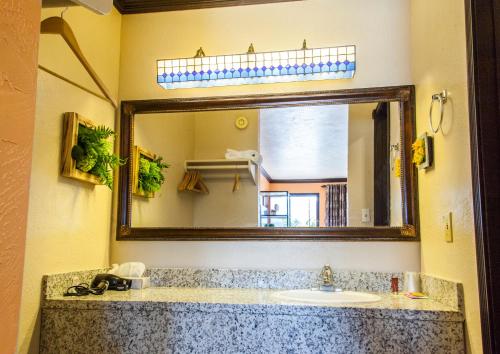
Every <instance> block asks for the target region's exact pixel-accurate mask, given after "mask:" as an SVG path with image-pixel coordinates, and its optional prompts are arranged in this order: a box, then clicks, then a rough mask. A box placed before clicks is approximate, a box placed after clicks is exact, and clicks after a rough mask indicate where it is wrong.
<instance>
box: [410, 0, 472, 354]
mask: <svg viewBox="0 0 500 354" xmlns="http://www.w3.org/2000/svg"><path fill="white" fill-rule="evenodd" d="M411 15H412V16H411V33H412V37H411V44H412V74H413V78H414V82H415V84H416V90H417V101H416V104H417V133H419V134H420V133H423V132H425V131H429V123H428V112H429V102H430V99H431V95H432V94H433V93H437V92H439V91H440V90H442V89H444V88H446V89H448V90H449V93H450V98H449V101H448V103H447V104H446V106H445V116H444V121H443V131H442V132H439V133H438V134H436V135H435V137H434V143H435V156H434V157H435V167H434V168H433V169H431V170H429V171H427V172H424V171H420V172H419V198H420V225H421V237H422V242H421V243H422V246H421V247H422V251H421V252H422V271H423V272H424V273H428V274H431V275H435V276H439V277H444V278H448V279H452V280H456V281H459V282H461V283H463V285H464V290H465V314H466V327H467V339H468V349H469V350H470V351H471V352H473V353H481V352H482V351H481V329H480V322H479V321H480V319H479V300H478V286H477V276H476V258H475V244H474V218H473V210H472V191H471V185H472V182H471V171H470V153H469V126H468V121H469V118H468V113H469V112H468V106H467V76H466V70H467V63H466V42H465V14H464V3H463V2H462V1H458V0H441V1H432V0H419V1H412V2H411ZM436 119H437V117H436ZM449 211H451V212H452V213H453V234H454V242H453V243H446V242H445V240H444V234H443V223H442V220H441V217H442V216H444V215H445V214H446V213H447V212H449Z"/></svg>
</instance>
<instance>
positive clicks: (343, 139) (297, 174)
mask: <svg viewBox="0 0 500 354" xmlns="http://www.w3.org/2000/svg"><path fill="white" fill-rule="evenodd" d="M347 144H348V105H326V106H304V107H289V108H272V109H262V110H261V111H260V153H261V154H262V156H263V159H264V161H263V164H262V166H263V167H264V169H265V170H266V172H267V173H268V174H269V175H270V176H271V178H272V179H324V178H347V150H348V149H347Z"/></svg>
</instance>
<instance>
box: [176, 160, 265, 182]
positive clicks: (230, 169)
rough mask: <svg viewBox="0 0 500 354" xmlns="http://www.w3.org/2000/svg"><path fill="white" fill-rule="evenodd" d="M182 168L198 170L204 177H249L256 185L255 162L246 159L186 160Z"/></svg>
mask: <svg viewBox="0 0 500 354" xmlns="http://www.w3.org/2000/svg"><path fill="white" fill-rule="evenodd" d="M184 170H185V171H186V172H187V171H199V172H200V173H202V175H203V177H204V178H234V176H235V174H239V175H240V177H241V178H250V179H251V180H252V181H253V183H254V184H255V185H257V177H256V176H257V173H256V172H257V164H256V163H255V162H253V161H252V160H248V159H235V160H225V159H214V160H186V161H185V162H184Z"/></svg>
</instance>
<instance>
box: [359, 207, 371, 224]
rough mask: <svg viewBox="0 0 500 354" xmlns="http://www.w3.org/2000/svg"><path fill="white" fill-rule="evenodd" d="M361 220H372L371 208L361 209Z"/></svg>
mask: <svg viewBox="0 0 500 354" xmlns="http://www.w3.org/2000/svg"><path fill="white" fill-rule="evenodd" d="M361 222H370V209H369V208H364V209H361Z"/></svg>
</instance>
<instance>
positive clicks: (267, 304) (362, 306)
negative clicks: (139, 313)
mask: <svg viewBox="0 0 500 354" xmlns="http://www.w3.org/2000/svg"><path fill="white" fill-rule="evenodd" d="M276 291H277V290H269V289H241V288H239V289H238V288H234V289H227V288H226V289H222V288H175V287H165V288H161V287H155V288H148V289H143V290H129V291H124V292H119V291H107V292H106V293H105V294H104V295H87V296H81V297H64V296H62V295H54V296H50V297H47V298H46V299H45V300H44V304H43V307H44V308H45V309H81V310H104V309H109V308H113V309H120V310H155V309H159V308H161V309H167V310H169V311H200V312H212V313H213V312H234V313H251V314H256V313H262V314H275V315H295V316H345V317H370V318H399V319H407V320H408V319H409V320H432V321H454V322H456V321H463V315H462V313H461V312H460V311H457V310H456V309H454V308H452V307H450V306H447V305H444V304H442V303H440V302H437V301H434V300H431V299H419V300H413V299H409V298H407V297H405V296H403V295H392V294H387V293H377V295H379V296H380V297H381V298H382V299H381V301H378V302H372V303H350V304H348V303H344V304H342V303H339V304H328V305H325V304H313V303H305V302H296V301H284V300H282V299H278V298H276V297H274V296H272V294H273V293H275V292H276Z"/></svg>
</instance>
